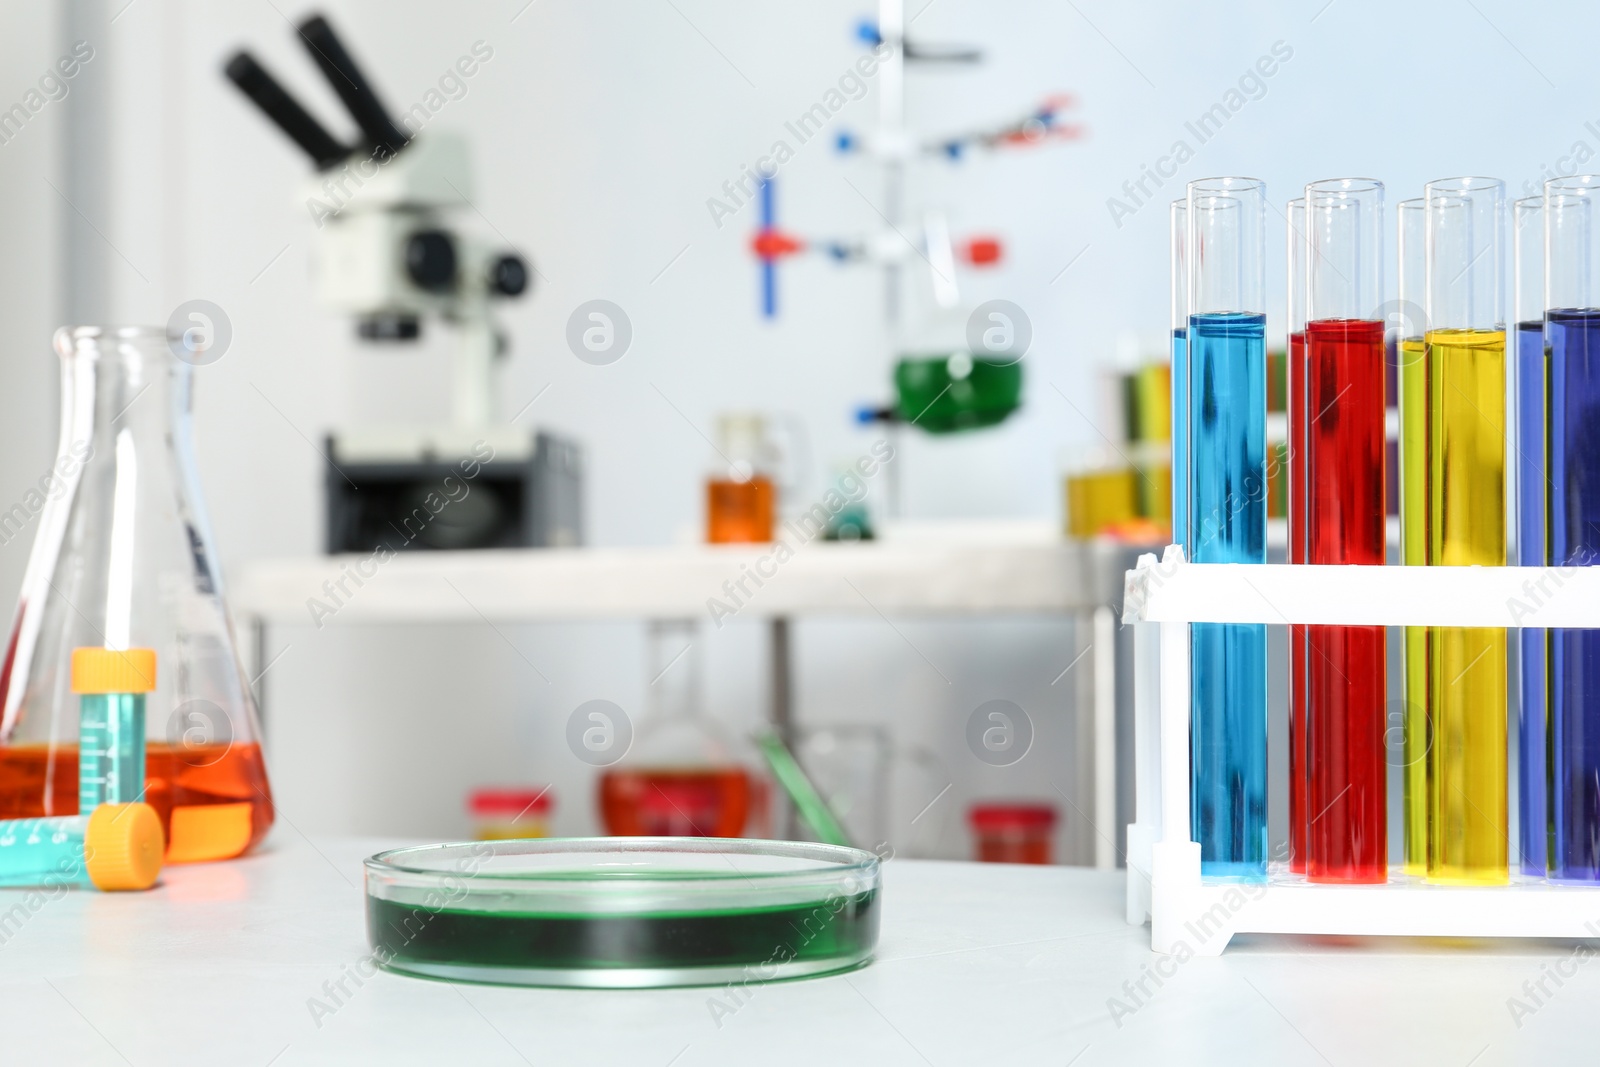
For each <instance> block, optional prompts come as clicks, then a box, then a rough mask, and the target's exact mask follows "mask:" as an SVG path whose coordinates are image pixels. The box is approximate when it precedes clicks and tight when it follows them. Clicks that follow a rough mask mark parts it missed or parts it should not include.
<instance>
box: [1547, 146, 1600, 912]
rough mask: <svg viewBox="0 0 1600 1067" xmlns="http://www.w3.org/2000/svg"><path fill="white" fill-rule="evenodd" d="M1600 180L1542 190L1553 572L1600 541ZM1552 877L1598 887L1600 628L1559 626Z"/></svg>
mask: <svg viewBox="0 0 1600 1067" xmlns="http://www.w3.org/2000/svg"><path fill="white" fill-rule="evenodd" d="M1597 200H1600V175H1595V174H1581V175H1577V176H1575V177H1571V178H1554V179H1552V180H1550V181H1547V182H1545V185H1544V224H1545V230H1544V236H1545V248H1544V251H1545V265H1546V266H1545V279H1544V286H1545V298H1544V307H1545V312H1544V323H1545V347H1546V351H1547V353H1548V355H1547V356H1546V359H1547V363H1546V368H1545V369H1546V373H1547V383H1546V386H1545V388H1546V392H1545V396H1546V398H1547V404H1548V425H1549V433H1548V437H1547V441H1548V444H1547V448H1548V452H1547V453H1546V460H1547V462H1548V464H1549V467H1548V469H1547V471H1546V472H1545V473H1546V475H1547V480H1546V481H1545V483H1544V484H1545V486H1546V493H1547V494H1548V500H1549V507H1548V509H1547V511H1546V514H1547V516H1548V521H1549V530H1548V535H1547V541H1546V544H1547V551H1548V557H1547V559H1546V560H1545V562H1546V563H1547V564H1548V565H1550V566H1552V567H1572V566H1592V565H1593V564H1594V563H1595V559H1596V552H1597V550H1600V541H1597V539H1596V524H1597V523H1600V496H1597V494H1596V492H1595V484H1596V482H1595V479H1596V478H1600V427H1597V426H1596V424H1595V405H1596V404H1597V403H1600V273H1597V271H1600V220H1597V219H1596V217H1595V216H1596V212H1597V210H1600V205H1597V203H1596V201H1597ZM1548 647H1549V653H1550V666H1549V674H1548V678H1549V685H1550V689H1549V707H1550V717H1549V729H1550V738H1549V748H1548V751H1549V753H1550V771H1549V776H1550V777H1549V786H1550V827H1551V833H1550V838H1549V844H1548V848H1549V856H1548V859H1549V877H1550V880H1551V881H1555V882H1578V883H1587V884H1593V883H1594V882H1597V881H1600V780H1597V776H1600V744H1597V740H1596V739H1597V738H1600V689H1597V688H1596V685H1595V675H1594V671H1595V665H1596V663H1597V662H1600V661H1597V659H1596V657H1597V656H1600V630H1573V629H1565V628H1562V629H1552V630H1551V631H1550V643H1549V646H1548Z"/></svg>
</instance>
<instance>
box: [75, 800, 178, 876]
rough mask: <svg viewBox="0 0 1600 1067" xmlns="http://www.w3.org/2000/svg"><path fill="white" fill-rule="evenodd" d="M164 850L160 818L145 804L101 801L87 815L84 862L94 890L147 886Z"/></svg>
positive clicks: (158, 874) (158, 870)
mask: <svg viewBox="0 0 1600 1067" xmlns="http://www.w3.org/2000/svg"><path fill="white" fill-rule="evenodd" d="M166 849H167V843H166V841H165V840H163V838H162V835H161V818H160V816H158V815H157V814H156V809H154V808H152V807H151V806H150V805H148V804H102V805H100V806H99V807H98V808H95V809H94V814H93V815H90V816H89V828H88V832H87V833H85V834H84V838H83V852H84V863H85V864H86V865H87V866H88V868H89V880H90V881H91V882H93V883H94V885H95V888H96V889H104V890H115V889H149V888H150V887H151V886H153V885H155V884H156V879H157V878H158V877H160V875H161V854H162V853H163V852H165V851H166Z"/></svg>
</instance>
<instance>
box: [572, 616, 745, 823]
mask: <svg viewBox="0 0 1600 1067" xmlns="http://www.w3.org/2000/svg"><path fill="white" fill-rule="evenodd" d="M649 643H650V677H651V681H650V686H649V692H650V696H651V698H652V699H651V705H652V706H651V710H650V713H649V715H648V716H647V717H646V718H645V720H644V722H643V723H641V724H640V726H639V729H638V732H637V734H636V735H635V737H634V741H633V747H632V748H631V749H630V750H629V751H628V752H627V753H626V754H625V755H624V756H623V757H622V759H621V760H619V761H618V762H617V764H616V765H615V766H613V767H610V768H608V769H607V770H606V771H604V772H603V773H602V774H601V775H600V814H601V818H602V820H603V821H604V823H605V827H606V832H607V833H608V834H612V835H615V836H619V837H739V836H740V835H742V834H743V833H744V832H745V825H746V822H747V821H748V820H749V818H750V815H751V806H752V803H751V802H752V794H753V793H754V792H756V790H754V789H753V781H754V779H753V776H752V775H751V773H750V770H749V766H750V763H751V761H750V760H748V759H742V758H740V754H739V752H738V749H739V747H740V746H739V745H738V744H737V742H736V741H735V740H734V739H733V738H732V737H731V736H730V735H728V734H727V733H726V732H725V731H724V730H722V729H721V728H720V727H719V726H718V725H717V724H716V723H715V722H713V721H712V720H711V719H710V718H709V717H707V716H706V715H705V714H704V713H703V709H704V703H703V698H702V696H701V693H702V688H701V679H700V654H699V652H700V650H699V647H698V623H696V622H694V621H693V620H688V619H673V620H656V621H652V622H651V623H650V625H649ZM762 795H765V794H762Z"/></svg>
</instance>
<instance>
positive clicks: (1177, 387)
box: [1171, 200, 1189, 547]
mask: <svg viewBox="0 0 1600 1067" xmlns="http://www.w3.org/2000/svg"><path fill="white" fill-rule="evenodd" d="M1188 220H1189V202H1188V201H1187V200H1174V201H1173V202H1172V212H1171V227H1172V543H1173V544H1175V545H1178V546H1180V547H1182V546H1184V545H1186V544H1187V543H1188V541H1187V537H1188V532H1189V531H1188V529H1187V525H1188V522H1187V516H1188V514H1189V511H1188V508H1189V415H1188V410H1189V360H1188V344H1187V342H1186V340H1185V338H1186V337H1187V336H1188V330H1189V258H1188V256H1187V255H1185V254H1184V242H1186V241H1187V240H1188V239H1189V233H1188V230H1189V221H1188Z"/></svg>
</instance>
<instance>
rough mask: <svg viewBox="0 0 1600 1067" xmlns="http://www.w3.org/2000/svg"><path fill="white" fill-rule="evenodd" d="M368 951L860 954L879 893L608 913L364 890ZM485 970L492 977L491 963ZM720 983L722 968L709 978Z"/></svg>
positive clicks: (439, 957)
mask: <svg viewBox="0 0 1600 1067" xmlns="http://www.w3.org/2000/svg"><path fill="white" fill-rule="evenodd" d="M367 934H368V937H369V938H370V940H371V943H372V946H373V955H374V957H376V958H377V959H378V960H379V961H380V962H383V963H385V964H386V965H387V966H389V967H390V968H391V969H394V970H400V971H411V970H417V971H418V972H420V973H430V972H435V969H436V968H438V967H441V966H443V967H450V966H452V965H460V966H462V967H469V968H473V969H476V970H478V971H480V972H492V970H493V969H494V968H507V969H539V970H551V971H566V970H574V969H578V970H592V969H595V968H602V969H604V968H612V969H618V970H620V969H634V968H638V969H687V968H728V967H734V968H739V967H749V968H751V969H752V972H753V973H756V974H759V973H760V972H761V970H762V968H763V966H764V965H767V964H769V963H771V964H777V963H788V962H797V963H805V962H808V961H819V962H820V961H826V960H830V959H831V960H837V961H838V964H839V965H838V967H836V968H826V969H819V970H808V971H807V973H808V974H820V973H827V971H828V970H848V969H851V968H853V967H857V966H859V965H860V964H862V963H863V962H865V960H866V958H867V956H869V955H870V954H871V952H872V949H873V946H875V945H876V944H877V940H878V894H877V892H876V891H868V892H865V893H859V894H856V895H854V896H847V897H833V898H829V899H819V900H817V901H815V902H809V903H803V904H798V905H785V906H781V907H771V908H751V909H729V910H723V911H703V912H669V913H662V914H635V915H617V916H608V915H604V914H588V915H538V914H528V913H520V912H509V911H508V912H493V911H463V910H453V909H449V908H445V909H441V910H438V911H433V910H430V909H428V908H425V907H417V906H414V905H410V904H403V903H396V902H394V901H390V900H380V899H377V898H372V897H369V898H368V900H367ZM482 977H483V979H484V980H488V981H493V980H494V979H493V978H492V977H491V976H490V974H489V973H484V974H483V975H482ZM709 980H710V981H713V982H716V983H718V984H720V982H721V981H725V980H726V979H725V978H715V977H713V978H710V979H709Z"/></svg>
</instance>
